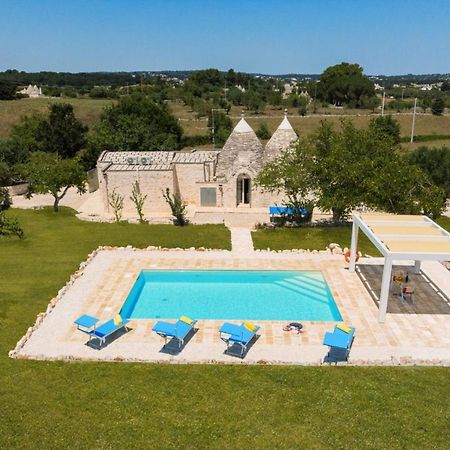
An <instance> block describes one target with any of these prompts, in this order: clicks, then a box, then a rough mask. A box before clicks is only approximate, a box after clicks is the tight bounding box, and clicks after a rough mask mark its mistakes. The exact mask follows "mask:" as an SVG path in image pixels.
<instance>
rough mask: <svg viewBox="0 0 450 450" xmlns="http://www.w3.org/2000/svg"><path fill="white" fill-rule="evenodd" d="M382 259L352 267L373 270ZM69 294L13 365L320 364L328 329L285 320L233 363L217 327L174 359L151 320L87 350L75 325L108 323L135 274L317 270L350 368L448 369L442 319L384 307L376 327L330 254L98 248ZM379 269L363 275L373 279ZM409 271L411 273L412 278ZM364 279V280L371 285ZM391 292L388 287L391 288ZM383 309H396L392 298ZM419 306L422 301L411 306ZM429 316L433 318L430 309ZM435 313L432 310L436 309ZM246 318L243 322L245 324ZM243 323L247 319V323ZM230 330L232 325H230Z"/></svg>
mask: <svg viewBox="0 0 450 450" xmlns="http://www.w3.org/2000/svg"><path fill="white" fill-rule="evenodd" d="M382 263H383V260H382V259H380V258H368V259H364V260H361V261H360V265H361V266H363V265H364V264H368V265H375V266H377V265H378V266H379V265H380V264H382ZM80 267H81V269H80V271H79V272H77V274H75V275H74V276H72V278H71V281H70V282H69V283H68V285H67V287H65V288H64V289H62V290H61V291H60V293H59V295H58V297H57V298H56V300H55V299H54V300H52V302H51V304H50V305H49V307H48V309H47V313H46V314H41V315H39V316H38V319H37V323H36V325H35V326H34V327H30V329H29V330H28V332H27V334H26V335H25V336H24V337H23V338H22V339H21V341H19V343H18V345H17V347H16V349H15V350H13V351H11V352H10V356H11V357H16V358H30V359H44V360H46V359H49V360H53V359H55V360H57V359H61V360H109V361H142V362H160V363H169V362H170V363H244V364H245V363H247V364H256V363H259V364H312V365H319V364H321V363H322V362H323V358H324V356H325V355H326V353H327V348H326V347H324V346H323V345H322V340H323V336H324V333H325V332H326V331H331V330H332V329H333V328H334V323H333V322H303V325H304V332H303V333H301V334H297V333H296V332H295V331H291V332H286V331H283V329H282V328H283V326H284V325H285V324H286V322H278V321H260V322H258V324H259V325H261V330H260V333H259V335H260V336H259V338H258V339H257V340H256V342H254V344H253V345H252V346H251V348H250V349H249V350H248V352H247V354H246V355H245V358H243V359H240V358H238V357H235V356H230V355H228V354H226V353H225V344H224V343H223V342H222V341H221V340H220V339H219V333H218V330H219V328H220V326H221V324H222V321H219V320H200V321H199V322H198V323H197V328H198V331H197V332H196V333H195V334H193V335H192V336H191V337H190V339H189V340H188V342H187V343H186V345H185V346H184V348H182V349H181V351H177V350H176V347H174V346H171V345H169V346H168V348H167V349H164V348H163V340H162V339H161V338H160V337H159V336H157V335H156V334H154V333H152V332H151V329H152V327H153V325H154V323H155V322H156V320H142V319H141V320H131V321H130V323H129V328H130V330H129V331H128V332H126V333H120V332H119V333H117V334H116V335H115V336H113V338H112V339H110V340H107V343H106V345H104V346H103V347H102V348H101V349H97V348H93V346H89V345H87V341H88V336H87V335H86V334H83V333H81V332H79V331H77V330H76V327H75V325H74V323H73V321H74V320H75V319H76V318H77V317H79V316H80V315H81V314H89V315H92V316H95V317H97V318H99V319H100V323H102V322H104V321H106V320H109V319H111V318H112V317H113V316H114V315H115V314H116V313H118V312H119V310H120V308H121V306H122V304H123V302H124V300H125V298H126V297H127V295H128V292H129V290H130V289H131V287H132V285H133V284H134V282H135V280H136V277H137V276H138V274H139V272H140V271H141V270H142V269H195V270H202V269H205V270H207V269H224V270H226V269H233V270H239V269H242V270H252V269H254V270H320V271H321V272H322V273H323V275H324V277H325V279H326V280H327V282H328V285H329V287H330V289H331V292H332V294H333V296H334V299H335V301H336V304H337V306H338V307H339V310H340V312H341V315H342V317H343V319H344V322H345V323H346V324H348V325H352V326H354V327H356V337H355V341H354V345H353V348H352V351H351V354H350V360H349V364H354V365H411V364H419V365H450V314H445V311H446V309H445V307H443V308H442V309H438V311H441V312H442V311H443V312H444V313H440V314H436V313H427V311H426V308H425V309H424V308H422V309H421V308H420V305H418V307H416V309H414V308H392V309H391V310H392V311H395V312H394V313H390V314H388V315H387V319H386V322H385V323H384V324H380V323H378V321H377V317H378V308H377V305H376V303H375V301H374V299H373V298H372V297H371V295H370V294H369V291H368V290H367V289H366V287H365V285H364V282H363V279H362V278H361V276H360V275H358V274H357V273H350V272H349V271H348V270H347V268H346V264H345V263H344V261H343V258H342V256H335V255H331V254H330V253H324V252H322V253H315V254H313V253H291V252H282V253H276V252H263V251H261V252H259V251H258V252H254V253H253V254H243V255H239V254H237V253H236V252H229V251H205V252H200V251H195V250H179V251H160V250H136V249H131V248H125V249H100V250H98V251H95V252H94V253H93V254H92V255H91V257H90V258H89V259H88V261H87V263H83V264H82V265H81V266H80ZM422 270H423V272H424V273H426V274H427V276H428V277H429V278H430V279H431V280H432V281H433V282H434V283H435V284H436V285H439V287H440V289H441V290H442V291H443V293H444V294H446V295H448V296H450V282H449V280H448V279H450V272H447V271H446V269H445V268H444V267H443V266H442V265H440V264H439V263H435V262H433V263H423V266H422ZM378 271H379V268H378V267H375V268H374V270H372V271H370V270H369V272H370V274H371V275H370V277H372V278H373V277H375V278H376V275H377V273H378ZM411 272H412V270H411ZM370 277H369V278H370ZM394 288H395V287H392V288H391V289H394ZM391 297H392V298H391V299H390V302H396V301H398V299H397V298H396V296H395V295H393V296H391ZM419 300H420V302H423V301H426V298H422V297H420V298H419V299H417V303H418V302H419ZM434 310H436V309H435V308H434ZM434 310H433V311H434ZM243 319H247V318H243ZM249 319H250V318H249ZM236 323H238V322H236Z"/></svg>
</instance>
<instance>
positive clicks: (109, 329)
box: [91, 319, 128, 337]
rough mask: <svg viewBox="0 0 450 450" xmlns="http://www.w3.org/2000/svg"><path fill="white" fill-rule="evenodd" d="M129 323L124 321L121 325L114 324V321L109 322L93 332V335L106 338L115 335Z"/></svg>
mask: <svg viewBox="0 0 450 450" xmlns="http://www.w3.org/2000/svg"><path fill="white" fill-rule="evenodd" d="M127 323H128V320H123V321H122V323H121V324H120V325H116V324H115V323H114V319H111V320H108V322H105V323H103V324H102V325H100V326H99V327H98V328H96V329H95V330H92V331H91V334H93V335H94V336H98V337H105V336H108V335H110V334H111V333H114V331H117V330H120V328H123V327H124V326H125V325H126V324H127Z"/></svg>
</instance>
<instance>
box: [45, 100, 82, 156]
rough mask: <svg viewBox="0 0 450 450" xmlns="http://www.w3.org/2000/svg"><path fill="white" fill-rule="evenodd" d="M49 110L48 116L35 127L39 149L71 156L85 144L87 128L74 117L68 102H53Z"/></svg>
mask: <svg viewBox="0 0 450 450" xmlns="http://www.w3.org/2000/svg"><path fill="white" fill-rule="evenodd" d="M49 110H50V111H49V115H48V118H47V119H45V120H43V121H42V122H41V123H40V125H39V126H38V128H37V129H36V140H37V141H38V142H39V143H40V149H41V150H42V151H45V152H49V153H57V154H58V155H60V156H61V157H62V158H73V157H74V156H75V155H76V154H77V153H78V152H79V151H80V150H81V149H82V148H83V147H84V146H85V145H86V133H87V130H88V128H87V127H86V126H85V125H83V124H82V123H81V122H80V121H79V120H78V119H77V118H76V117H75V114H74V112H73V106H72V105H71V104H69V103H54V104H52V105H50V106H49Z"/></svg>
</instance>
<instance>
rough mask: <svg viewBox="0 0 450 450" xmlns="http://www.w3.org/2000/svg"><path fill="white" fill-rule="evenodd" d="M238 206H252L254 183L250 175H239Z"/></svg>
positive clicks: (237, 187)
mask: <svg viewBox="0 0 450 450" xmlns="http://www.w3.org/2000/svg"><path fill="white" fill-rule="evenodd" d="M236 183H237V184H236V204H237V206H239V205H250V201H251V192H252V183H251V179H250V177H249V176H248V175H239V176H238V177H237V181H236Z"/></svg>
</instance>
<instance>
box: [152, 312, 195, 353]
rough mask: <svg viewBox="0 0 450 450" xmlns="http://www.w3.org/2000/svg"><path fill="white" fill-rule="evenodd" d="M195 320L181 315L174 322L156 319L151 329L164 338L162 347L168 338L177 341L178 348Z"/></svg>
mask: <svg viewBox="0 0 450 450" xmlns="http://www.w3.org/2000/svg"><path fill="white" fill-rule="evenodd" d="M196 323H197V321H196V320H192V319H190V318H189V317H185V316H182V317H180V318H179V319H178V320H177V321H176V322H175V323H171V322H164V321H161V320H160V321H158V322H156V324H155V325H154V326H153V328H152V331H154V332H155V333H156V334H158V335H159V336H161V337H162V338H164V347H165V346H166V345H167V341H168V340H169V339H175V340H177V341H178V348H181V347H182V346H183V345H184V340H185V339H186V336H187V335H188V334H189V333H190V332H191V331H192V330H193V329H194V326H195V324H196Z"/></svg>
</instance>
